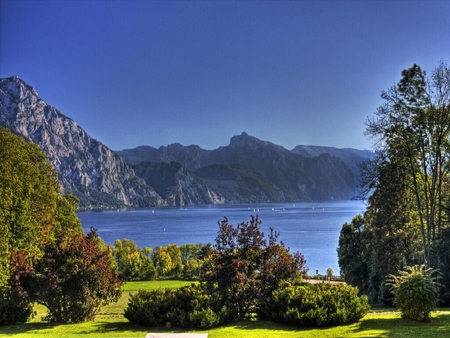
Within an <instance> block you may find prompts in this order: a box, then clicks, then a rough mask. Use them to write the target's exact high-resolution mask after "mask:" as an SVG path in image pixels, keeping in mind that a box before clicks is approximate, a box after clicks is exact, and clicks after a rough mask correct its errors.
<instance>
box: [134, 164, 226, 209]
mask: <svg viewBox="0 0 450 338" xmlns="http://www.w3.org/2000/svg"><path fill="white" fill-rule="evenodd" d="M133 169H134V171H135V173H136V174H137V175H138V176H140V177H142V178H143V179H144V180H145V182H146V183H147V184H148V185H151V186H152V187H154V188H155V190H156V192H157V193H158V194H159V195H160V196H161V197H162V198H164V200H165V202H166V204H167V205H170V206H179V205H192V204H220V203H224V202H225V200H224V198H223V197H221V196H220V195H218V194H217V193H216V192H215V191H214V189H213V188H211V187H208V186H207V185H206V184H205V182H204V181H203V180H201V179H200V178H199V177H197V176H196V175H194V174H193V173H192V172H190V171H189V169H187V168H186V167H184V166H182V165H181V164H180V163H179V162H170V163H167V162H141V163H139V164H136V165H134V166H133Z"/></svg>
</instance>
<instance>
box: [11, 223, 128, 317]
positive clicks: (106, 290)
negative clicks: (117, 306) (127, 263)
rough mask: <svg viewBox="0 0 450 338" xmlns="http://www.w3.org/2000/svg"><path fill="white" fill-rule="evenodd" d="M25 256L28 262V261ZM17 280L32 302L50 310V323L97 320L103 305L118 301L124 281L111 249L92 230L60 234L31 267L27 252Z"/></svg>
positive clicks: (16, 272) (20, 258)
mask: <svg viewBox="0 0 450 338" xmlns="http://www.w3.org/2000/svg"><path fill="white" fill-rule="evenodd" d="M24 257H25V259H24ZM15 263H16V266H17V269H16V270H15V272H14V280H15V281H16V284H17V286H18V287H19V288H22V289H23V290H25V291H26V292H27V294H28V297H30V299H31V300H33V301H36V302H37V303H39V304H42V305H44V306H45V307H47V309H48V311H49V314H48V316H47V318H46V319H47V320H50V321H56V322H65V323H77V322H82V321H86V320H93V319H94V317H95V314H96V313H97V311H98V310H99V307H100V306H103V305H107V304H108V303H109V302H111V301H117V300H118V298H119V297H120V294H121V289H120V286H121V283H122V282H121V280H120V279H119V278H118V276H117V273H116V272H115V269H114V264H113V258H112V255H111V253H110V250H109V248H108V247H107V246H106V245H105V243H104V242H103V241H102V240H101V239H100V238H99V237H98V236H97V234H96V230H95V229H91V232H90V233H88V234H87V235H84V234H80V233H70V234H69V235H67V236H66V235H63V234H60V236H58V239H57V241H56V242H54V243H50V244H48V245H47V246H46V247H45V248H44V255H43V257H42V258H41V259H39V260H38V261H37V262H36V263H35V264H34V265H29V264H28V262H27V259H26V253H25V255H24V253H23V252H20V255H19V257H18V259H16V260H15Z"/></svg>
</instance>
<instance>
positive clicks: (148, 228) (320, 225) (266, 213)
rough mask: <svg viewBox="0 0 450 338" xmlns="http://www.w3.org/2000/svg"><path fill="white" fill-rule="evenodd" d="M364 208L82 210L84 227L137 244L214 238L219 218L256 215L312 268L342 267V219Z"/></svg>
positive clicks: (344, 204)
mask: <svg viewBox="0 0 450 338" xmlns="http://www.w3.org/2000/svg"><path fill="white" fill-rule="evenodd" d="M364 209H365V204H364V202H363V201H340V202H326V203H323V202H321V203H313V202H308V203H267V204H249V205H243V204H239V205H206V206H183V207H179V208H175V207H165V208H147V209H135V210H125V209H124V210H118V211H117V210H116V211H100V212H94V211H91V212H80V213H78V216H79V218H80V219H81V221H82V224H83V228H84V229H85V230H86V231H89V228H90V227H91V226H92V227H95V228H97V229H98V234H99V235H100V236H101V237H102V238H103V240H104V241H105V242H106V243H107V244H109V245H113V244H114V241H115V240H116V239H121V240H122V239H124V238H128V239H132V240H133V241H135V242H136V244H137V245H138V246H139V247H152V248H153V247H155V246H159V245H161V246H165V245H167V244H172V243H174V244H178V245H181V244H186V243H213V244H214V239H215V237H216V235H217V231H218V225H217V223H218V222H219V221H221V220H222V219H223V217H225V216H226V217H227V218H228V220H229V222H230V223H231V224H234V225H237V224H238V223H240V222H243V221H248V220H249V219H250V215H258V217H259V219H260V220H261V221H262V225H261V227H262V230H263V231H264V232H265V233H268V231H269V227H273V228H274V229H275V231H278V232H280V236H279V238H278V240H279V241H283V242H284V244H285V245H286V247H289V248H290V250H291V252H295V251H299V252H301V253H302V254H303V255H304V256H305V258H306V260H307V265H308V267H309V268H310V272H311V273H315V271H316V270H319V273H322V274H324V273H325V271H326V269H327V268H332V269H333V271H334V272H335V274H337V273H338V271H339V266H338V262H337V253H336V248H337V245H338V239H339V233H340V230H341V227H342V224H344V223H345V222H351V220H352V218H353V217H354V216H356V215H357V214H359V213H362V212H363V211H364Z"/></svg>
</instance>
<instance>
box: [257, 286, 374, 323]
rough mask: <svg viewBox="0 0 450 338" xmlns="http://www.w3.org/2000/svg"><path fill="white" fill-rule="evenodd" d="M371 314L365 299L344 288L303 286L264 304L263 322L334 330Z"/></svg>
mask: <svg viewBox="0 0 450 338" xmlns="http://www.w3.org/2000/svg"><path fill="white" fill-rule="evenodd" d="M368 310H369V304H368V301H367V297H366V296H362V297H358V289H357V288H355V287H352V286H348V285H344V284H332V283H319V284H306V283H305V284H303V285H300V286H291V287H286V288H283V289H279V290H276V291H274V292H273V295H272V297H270V298H268V299H266V300H265V301H264V302H263V303H262V304H261V312H260V313H259V316H260V318H262V319H266V320H272V321H275V322H279V323H283V324H288V325H299V326H333V325H343V324H349V323H353V322H356V321H358V320H359V319H361V318H362V317H364V316H365V315H366V313H367V311H368Z"/></svg>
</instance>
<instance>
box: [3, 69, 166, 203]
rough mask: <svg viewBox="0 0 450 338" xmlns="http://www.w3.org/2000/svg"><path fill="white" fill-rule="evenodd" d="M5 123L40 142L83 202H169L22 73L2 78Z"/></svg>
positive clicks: (66, 185) (64, 186) (63, 182)
mask: <svg viewBox="0 0 450 338" xmlns="http://www.w3.org/2000/svg"><path fill="white" fill-rule="evenodd" d="M0 125H3V126H5V127H7V128H9V129H10V130H11V131H13V132H14V133H16V134H18V135H21V136H22V137H24V138H25V139H27V140H31V141H33V142H34V143H36V144H37V145H39V146H40V147H41V149H42V150H43V151H44V152H45V153H46V154H47V158H48V160H49V161H50V162H51V163H52V165H53V167H54V169H55V170H56V172H57V173H58V177H59V180H60V181H61V185H62V189H63V191H64V192H66V193H71V194H74V195H75V196H77V197H78V198H80V201H81V203H80V205H81V207H93V208H98V207H103V206H109V207H111V206H122V205H126V206H153V205H162V204H164V202H163V200H162V199H161V197H160V196H159V195H158V194H157V193H156V192H155V191H154V190H153V188H151V187H149V186H148V185H146V184H145V182H144V181H143V180H142V179H141V178H139V177H137V176H136V175H135V173H134V171H133V169H132V168H131V167H130V166H129V165H128V164H126V163H125V162H124V161H123V160H122V159H121V158H120V157H119V156H118V155H117V154H116V153H114V152H113V151H111V150H110V149H109V148H108V147H106V146H105V145H103V144H102V143H100V142H99V141H97V140H95V139H93V138H91V137H90V136H89V135H88V134H87V133H86V132H85V131H84V130H83V129H82V128H81V127H79V126H78V125H77V124H76V123H75V122H74V121H73V120H71V119H70V118H68V117H66V116H65V115H63V114H62V113H61V112H60V111H58V110H57V109H55V108H54V107H52V106H49V105H48V104H47V103H45V102H44V101H43V100H42V99H40V98H39V96H38V94H37V92H36V91H35V90H34V89H33V88H32V87H31V86H29V85H27V84H26V83H25V82H24V81H22V80H21V79H19V78H18V77H17V76H13V77H10V78H5V79H0Z"/></svg>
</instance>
